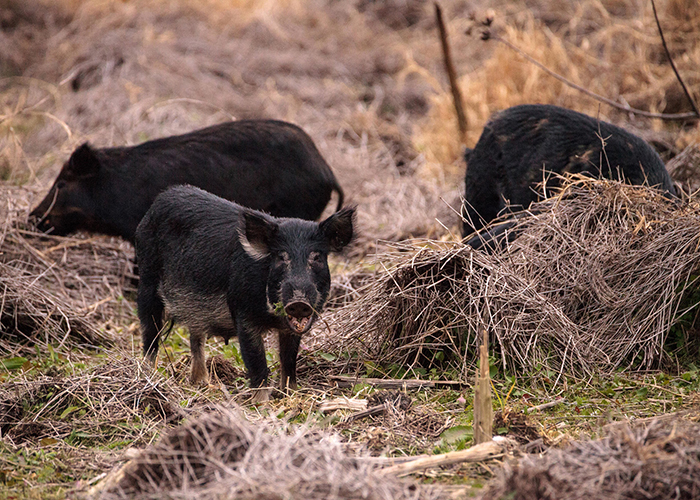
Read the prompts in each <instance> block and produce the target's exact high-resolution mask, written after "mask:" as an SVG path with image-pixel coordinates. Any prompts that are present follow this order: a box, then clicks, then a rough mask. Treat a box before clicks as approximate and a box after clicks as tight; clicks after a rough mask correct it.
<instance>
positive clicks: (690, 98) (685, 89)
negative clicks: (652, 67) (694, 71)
mask: <svg viewBox="0 0 700 500" xmlns="http://www.w3.org/2000/svg"><path fill="white" fill-rule="evenodd" d="M651 8H652V10H653V11H654V19H655V20H656V27H657V28H658V30H659V36H660V37H661V44H662V45H663V46H664V51H665V52H666V57H667V58H668V62H669V63H670V64H671V69H673V72H674V73H675V75H676V80H678V83H680V84H681V87H683V92H684V93H685V97H686V98H687V99H688V102H689V103H690V106H691V107H692V108H693V111H695V116H698V117H700V111H699V110H698V106H697V105H696V104H695V100H694V99H693V96H691V95H690V92H688V87H686V86H685V82H684V81H683V79H682V78H681V75H680V73H678V69H676V63H675V62H673V58H672V57H671V52H670V51H669V50H668V46H667V45H666V38H665V37H664V32H663V30H662V29H661V22H660V21H659V15H658V14H657V13H656V2H654V0H651Z"/></svg>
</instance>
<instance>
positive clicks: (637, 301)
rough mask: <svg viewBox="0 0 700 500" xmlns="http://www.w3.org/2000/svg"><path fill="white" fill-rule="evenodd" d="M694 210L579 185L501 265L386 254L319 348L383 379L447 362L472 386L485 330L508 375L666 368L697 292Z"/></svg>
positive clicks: (538, 219)
mask: <svg viewBox="0 0 700 500" xmlns="http://www.w3.org/2000/svg"><path fill="white" fill-rule="evenodd" d="M698 209H699V207H698V205H697V202H696V201H694V200H691V201H689V202H687V203H685V204H678V203H677V202H674V201H670V200H668V199H667V198H664V197H663V196H662V195H661V194H660V193H659V192H657V191H655V190H652V189H648V188H644V187H634V186H626V185H623V184H621V183H618V182H611V181H594V180H590V179H578V180H576V179H574V180H573V181H571V182H569V183H568V184H567V185H565V186H564V187H563V188H562V190H561V191H560V192H559V193H558V194H557V195H556V196H554V197H553V198H551V199H550V200H549V201H546V202H542V203H540V204H539V205H537V207H536V209H535V210H536V212H538V214H537V215H532V216H529V217H524V218H523V219H521V220H520V221H519V222H518V225H517V227H516V231H518V232H519V233H522V234H521V236H520V237H519V238H518V239H516V240H515V242H513V243H512V244H510V245H509V246H508V248H507V249H505V250H504V251H502V252H497V253H495V254H492V255H487V254H484V253H482V252H480V251H473V250H472V249H471V248H470V247H468V246H464V245H462V244H461V243H454V244H447V243H446V244H438V243H436V242H425V243H422V242H414V243H405V244H403V245H399V246H396V253H394V254H386V255H382V256H381V258H380V262H381V263H382V266H384V267H385V268H387V271H385V272H384V273H383V275H382V276H380V277H379V278H378V279H377V281H376V282H375V283H374V284H373V285H371V286H370V287H369V290H368V291H367V292H366V293H365V294H364V296H363V297H361V298H360V299H359V300H357V301H355V302H353V303H351V304H350V305H349V306H347V307H345V308H344V309H342V310H340V311H338V313H337V314H336V316H335V318H334V322H333V324H334V328H335V330H336V331H337V332H338V335H339V338H338V337H336V338H334V339H333V345H330V344H329V345H327V346H325V348H326V349H334V351H333V352H337V351H345V350H349V351H351V352H352V351H357V352H358V353H359V358H360V359H363V360H372V361H373V362H375V363H380V364H381V365H383V366H387V365H390V364H395V365H398V366H404V367H406V366H410V367H412V368H416V367H422V368H430V367H435V366H444V362H447V363H448V365H452V366H455V367H456V368H457V369H458V370H459V371H460V372H461V375H462V377H463V380H465V381H466V380H468V379H467V375H468V371H469V368H470V367H471V366H472V364H473V356H474V352H475V351H474V348H475V346H476V342H477V332H478V331H479V330H480V329H481V328H485V329H486V330H487V331H488V332H489V334H490V335H492V336H493V338H494V339H495V341H494V343H495V345H496V348H497V350H498V352H499V356H500V359H501V363H502V365H503V367H504V368H507V369H509V370H511V371H512V372H515V371H521V370H523V369H524V370H528V371H533V370H535V371H537V370H541V369H542V368H545V369H547V370H551V371H553V372H555V373H559V374H562V373H577V372H578V373H588V374H591V373H600V372H609V371H611V370H614V369H616V368H619V367H630V366H634V367H637V368H645V369H646V368H658V367H660V366H661V365H662V363H663V362H664V361H665V360H666V358H667V354H666V352H665V351H664V344H665V340H666V338H667V336H668V333H669V329H670V328H671V326H673V325H674V324H675V322H676V321H678V319H679V318H680V317H681V316H682V315H683V314H684V313H685V312H686V311H685V310H683V309H681V308H680V303H681V299H682V297H683V296H684V294H685V293H686V291H687V290H688V289H689V287H691V288H693V287H696V285H695V282H694V280H695V277H696V275H697V271H698V268H699V266H700V252H699V251H698V241H697V237H698V236H697V235H698V234H700V225H699V224H700V223H699V221H698V218H697V211H698ZM694 306H695V305H694V304H691V307H694ZM339 346H341V347H339Z"/></svg>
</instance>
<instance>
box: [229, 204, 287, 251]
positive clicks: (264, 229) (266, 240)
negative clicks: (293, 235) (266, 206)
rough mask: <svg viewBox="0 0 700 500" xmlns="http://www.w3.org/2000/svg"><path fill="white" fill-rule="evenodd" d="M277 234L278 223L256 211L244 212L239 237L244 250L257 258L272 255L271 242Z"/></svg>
mask: <svg viewBox="0 0 700 500" xmlns="http://www.w3.org/2000/svg"><path fill="white" fill-rule="evenodd" d="M275 234H277V224H275V223H274V222H272V221H270V220H269V219H267V218H266V217H264V216H262V215H260V214H256V213H254V212H248V211H245V212H243V227H242V228H241V231H240V232H239V235H238V237H239V239H240V241H241V245H242V246H243V250H245V252H246V253H247V254H248V255H250V256H251V257H252V258H253V259H255V260H261V259H264V258H265V257H267V256H268V255H270V242H271V241H272V238H274V236H275Z"/></svg>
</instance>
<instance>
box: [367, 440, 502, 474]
mask: <svg viewBox="0 0 700 500" xmlns="http://www.w3.org/2000/svg"><path fill="white" fill-rule="evenodd" d="M503 453H504V448H503V446H502V445H500V444H498V443H496V442H495V441H487V442H485V443H481V444H477V445H474V446H472V447H471V448H469V449H468V450H460V451H451V452H449V453H444V454H442V455H434V456H431V457H422V458H417V459H416V460H413V461H410V462H405V463H402V464H397V465H392V466H390V467H387V468H386V469H382V470H381V471H380V474H381V475H383V476H389V475H394V476H405V475H406V474H411V473H412V472H416V471H419V470H423V469H430V468H433V467H441V466H444V465H453V464H459V463H467V462H483V461H484V460H490V459H492V458H497V457H499V456H502V455H503Z"/></svg>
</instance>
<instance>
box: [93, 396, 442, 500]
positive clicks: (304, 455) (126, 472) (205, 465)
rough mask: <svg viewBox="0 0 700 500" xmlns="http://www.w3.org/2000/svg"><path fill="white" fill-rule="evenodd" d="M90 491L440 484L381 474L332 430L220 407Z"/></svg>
mask: <svg viewBox="0 0 700 500" xmlns="http://www.w3.org/2000/svg"><path fill="white" fill-rule="evenodd" d="M91 496H92V498H100V499H103V500H107V499H113V498H114V499H116V498H134V499H142V498H143V499H145V498H163V497H167V498H194V497H196V498H200V499H214V498H215V499H227V498H235V499H251V500H252V499H256V500H259V499H269V500H273V499H274V500H277V499H282V498H285V499H304V500H313V499H324V500H326V499H341V498H343V499H347V498H358V499H359V498H366V499H376V500H379V499H385V500H389V499H402V498H406V499H408V498H411V499H432V498H434V499H437V498H444V497H445V496H444V495H442V494H441V492H440V491H439V490H437V489H432V488H430V487H423V486H419V485H417V484H415V483H409V482H400V481H398V480H397V479H395V478H391V477H385V476H379V475H378V474H376V472H375V471H374V469H373V466H371V465H369V464H368V463H367V462H363V461H361V460H356V459H353V458H352V457H349V456H348V455H346V454H345V452H344V451H343V447H342V445H341V443H340V441H339V440H338V438H337V437H336V436H333V435H330V434H323V433H313V432H310V431H309V430H306V429H302V428H290V429H286V431H285V429H284V428H282V426H280V425H279V424H276V425H275V424H273V423H267V424H262V423H261V424H257V425H255V426H253V425H251V424H249V423H247V422H246V421H245V417H244V416H243V415H242V414H241V413H239V412H237V411H234V410H231V409H225V408H220V409H218V410H216V411H213V412H210V413H208V414H205V415H203V416H201V417H199V418H197V419H194V420H192V421H190V422H189V423H187V424H185V425H182V426H180V427H178V428H176V429H174V430H172V431H171V432H169V433H167V434H166V435H165V436H163V437H162V438H161V440H160V441H159V442H158V443H156V444H155V445H153V446H151V447H149V448H147V449H146V450H144V451H143V452H142V453H141V454H140V455H139V456H138V457H136V458H134V459H133V460H131V461H130V462H128V463H127V464H126V465H125V466H124V467H123V468H121V469H119V470H116V471H114V472H113V473H111V474H110V475H109V476H108V477H107V478H106V479H105V480H104V481H103V482H102V483H101V484H98V485H97V486H96V487H95V488H93V490H92V492H91Z"/></svg>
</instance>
